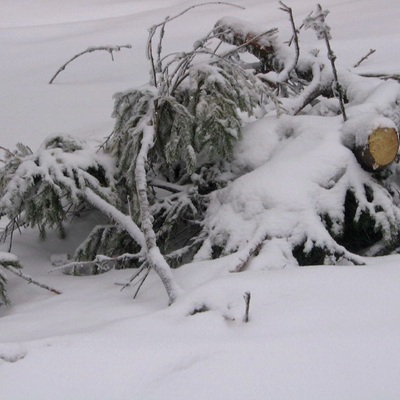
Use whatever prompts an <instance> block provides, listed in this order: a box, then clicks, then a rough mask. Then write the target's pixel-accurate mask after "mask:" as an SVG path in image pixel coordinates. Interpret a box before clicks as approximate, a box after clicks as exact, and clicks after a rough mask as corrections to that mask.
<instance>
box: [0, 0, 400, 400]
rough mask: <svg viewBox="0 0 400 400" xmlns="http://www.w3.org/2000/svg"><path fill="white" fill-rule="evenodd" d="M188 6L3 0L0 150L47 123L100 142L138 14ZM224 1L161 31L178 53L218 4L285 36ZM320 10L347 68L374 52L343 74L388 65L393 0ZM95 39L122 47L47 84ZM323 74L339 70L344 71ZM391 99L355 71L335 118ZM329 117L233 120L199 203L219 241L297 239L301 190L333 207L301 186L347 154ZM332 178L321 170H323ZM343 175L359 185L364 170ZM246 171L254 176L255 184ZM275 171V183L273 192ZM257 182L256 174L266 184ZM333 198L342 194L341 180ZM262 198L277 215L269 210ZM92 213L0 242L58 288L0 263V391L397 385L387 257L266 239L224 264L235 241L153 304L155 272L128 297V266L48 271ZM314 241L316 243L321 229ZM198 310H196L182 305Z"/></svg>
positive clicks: (180, 1) (132, 80)
mask: <svg viewBox="0 0 400 400" xmlns="http://www.w3.org/2000/svg"><path fill="white" fill-rule="evenodd" d="M195 3H196V2H195V1H193V0H189V1H187V0H185V1H184V0H168V1H161V0H147V1H140V0H125V1H120V0H70V1H68V2H65V1H63V0H52V1H46V0H37V1H36V2H35V4H34V5H32V2H30V1H28V0H19V1H18V2H15V1H11V0H2V5H1V8H2V10H1V13H0V32H1V34H0V43H1V47H2V49H3V52H2V54H4V55H6V56H4V57H3V59H2V63H1V64H0V81H1V82H0V87H1V88H2V89H1V91H0V104H1V107H0V121H1V124H2V130H1V133H0V145H1V146H4V147H9V148H13V146H14V145H15V143H16V142H22V143H25V144H27V145H28V146H30V147H31V148H32V149H34V150H35V149H37V148H38V146H39V145H40V143H42V142H43V140H44V139H45V138H46V137H48V136H49V135H52V134H54V133H55V132H60V131H62V132H66V133H68V134H71V135H73V136H78V137H79V138H81V139H82V140H97V141H101V140H102V139H103V137H104V136H106V135H108V134H109V133H110V132H111V130H112V125H113V121H112V119H111V117H110V114H111V110H112V104H113V101H112V95H113V94H114V93H115V92H117V91H122V90H126V89H128V88H129V87H135V86H137V85H141V84H143V83H145V82H146V81H147V80H148V64H147V61H146V60H145V48H144V47H145V42H146V38H147V28H148V27H150V26H151V25H153V24H156V23H158V22H160V21H162V20H163V19H164V18H165V17H166V16H167V15H170V16H172V15H175V14H177V13H178V12H180V11H181V10H183V9H185V8H186V7H188V6H190V5H193V4H195ZM240 3H245V4H244V5H245V6H246V10H243V11H241V10H238V9H237V8H231V7H228V6H223V5H218V6H217V5H214V6H210V7H211V8H208V7H200V8H196V9H194V10H192V11H191V13H188V14H186V15H185V16H182V18H181V19H179V20H176V21H174V22H172V23H171V24H169V26H168V28H167V31H166V42H168V43H169V44H168V45H167V46H169V47H170V49H169V50H171V51H182V50H184V49H190V48H191V45H192V43H193V42H194V41H195V40H197V39H198V38H199V37H203V36H204V34H205V33H206V32H207V31H208V30H209V29H210V28H211V27H212V26H213V25H214V23H215V22H216V21H217V20H218V19H220V18H222V17H224V16H225V15H228V16H229V17H235V18H242V19H245V20H250V21H254V22H255V23H257V24H258V25H261V26H265V27H266V29H269V28H271V27H275V26H277V27H278V28H279V29H280V32H281V34H282V35H283V37H284V38H290V35H291V31H290V26H289V23H288V21H287V17H286V15H285V14H283V13H282V12H281V11H279V3H278V2H276V1H271V0H268V1H265V0H264V1H261V0H246V1H245V2H244V1H243V2H239V1H238V2H237V4H240ZM288 5H291V4H288ZM292 6H293V8H294V13H295V18H296V19H297V21H301V20H302V19H304V18H305V17H306V16H307V15H308V13H309V12H310V11H313V10H314V9H315V2H314V1H311V0H304V1H302V2H301V4H293V5H292ZM323 8H324V9H329V10H330V14H329V16H328V17H327V22H328V23H329V25H330V27H331V33H332V36H333V40H332V46H333V49H334V51H335V54H336V55H337V56H338V59H337V63H338V64H342V65H346V67H348V66H349V65H353V64H354V63H355V62H357V61H358V59H360V58H361V57H362V56H363V55H364V54H366V53H367V52H368V51H369V49H370V48H371V47H372V48H376V49H377V52H376V53H375V54H374V55H373V56H371V57H370V58H368V59H367V60H366V61H364V63H363V64H362V65H361V66H360V67H359V68H358V69H357V70H358V71H361V72H365V73H370V72H375V73H391V72H392V73H399V70H398V66H399V65H400V55H399V53H398V51H397V48H398V43H399V41H400V26H399V24H398V15H399V11H400V3H399V2H398V0H382V1H381V2H379V3H377V2H375V1H373V0H342V1H340V2H339V1H337V0H326V1H325V2H324V4H323ZM105 43H106V44H108V43H112V45H113V46H115V45H121V44H125V43H132V49H131V50H125V51H124V52H118V53H117V54H115V61H114V62H113V63H112V62H111V61H110V60H109V56H108V55H107V54H96V53H93V54H90V55H88V56H87V57H82V58H81V59H78V60H76V61H75V62H74V63H71V65H70V66H69V67H68V68H67V69H66V70H65V71H64V72H63V74H61V75H60V76H59V77H58V78H57V81H56V82H55V83H54V84H53V85H48V83H47V82H48V81H49V79H50V77H51V76H52V75H53V74H54V73H55V72H56V71H57V69H58V68H59V67H60V65H62V64H63V63H65V62H66V60H68V59H70V58H71V57H72V56H73V55H74V54H77V53H79V52H81V51H82V50H84V49H86V48H88V47H95V46H100V45H104V44H105ZM300 46H302V48H304V49H312V48H314V47H320V48H321V49H322V50H321V51H322V52H325V50H323V43H322V44H321V43H319V42H316V40H315V34H314V33H313V32H306V33H304V36H301V42H300ZM342 71H343V69H342ZM340 78H341V79H346V76H345V74H344V73H343V75H341V76H340ZM398 95H399V93H398V86H397V85H394V84H393V83H390V82H386V83H382V82H380V81H377V80H371V81H370V83H369V85H368V87H361V86H360V83H359V82H357V84H356V85H355V87H354V92H353V95H352V98H351V101H352V103H353V104H354V106H353V107H352V108H351V109H350V110H348V111H349V113H348V114H349V117H350V118H349V124H350V123H351V121H352V118H356V117H357V115H359V114H362V113H365V115H369V116H371V115H372V116H375V113H377V112H379V111H381V110H382V109H385V105H384V104H383V102H386V101H388V99H392V101H393V99H394V100H395V99H396V98H397V97H398ZM365 115H364V116H365ZM311 118H312V119H311ZM310 121H312V124H311V122H310ZM315 121H318V122H317V123H316V122H315ZM383 122H387V120H386V119H385V120H384V121H383V117H379V118H378V119H375V117H374V118H372V119H368V122H366V123H367V125H368V124H369V125H368V126H370V128H368V129H372V127H375V126H379V125H381V124H382V123H383ZM340 126H341V122H340V118H339V117H332V118H329V119H326V118H322V117H320V118H317V117H306V116H304V117H296V119H294V118H293V117H289V116H288V117H284V118H282V120H281V121H280V122H277V121H276V119H273V118H270V117H267V118H266V119H264V120H260V121H257V122H255V123H254V124H252V125H250V126H249V127H248V129H247V131H246V136H245V140H244V141H243V142H242V143H241V144H240V145H239V146H238V148H237V149H236V156H235V159H236V162H237V167H238V169H239V168H240V169H242V168H246V170H247V171H249V174H247V175H245V176H243V177H242V178H239V179H238V181H237V184H236V185H235V186H233V187H230V188H228V189H227V190H226V191H224V192H222V193H220V194H219V196H220V198H219V199H216V201H217V200H218V202H216V203H215V209H216V212H215V214H214V217H215V218H219V219H226V226H227V227H228V226H230V225H232V227H231V232H234V237H231V239H230V240H231V241H232V247H235V246H237V245H238V244H242V245H245V244H246V243H245V242H246V237H248V238H249V237H251V236H252V235H253V233H254V231H256V230H257V228H258V226H261V227H267V229H268V230H270V231H271V232H273V233H274V234H276V232H277V231H279V230H281V232H284V233H285V232H288V231H292V234H293V235H296V227H295V226H292V225H291V224H293V220H292V219H291V218H290V215H291V214H290V211H291V210H292V211H293V212H299V210H303V211H304V222H305V223H309V224H310V226H312V228H313V229H314V228H315V227H316V226H317V224H316V222H314V221H310V220H309V219H307V218H308V217H307V215H308V214H307V210H308V209H309V207H310V205H309V204H308V202H309V201H315V202H316V203H318V204H314V206H317V207H320V209H323V208H324V207H325V208H326V209H330V210H332V208H334V207H335V204H337V202H335V201H333V198H332V197H323V196H322V197H321V196H320V195H319V196H313V194H315V193H316V192H315V190H317V189H318V190H319V191H320V192H323V190H324V189H323V188H321V187H320V184H321V182H322V178H325V177H326V176H327V175H329V173H330V171H335V170H336V168H334V167H336V166H335V165H332V164H330V162H332V163H333V162H338V160H341V161H342V162H343V163H344V164H345V165H347V164H348V163H351V162H355V161H354V160H353V159H352V158H351V152H350V151H349V152H347V149H345V148H343V147H339V146H335V144H336V143H337V140H338V138H337V136H336V135H335V134H334V132H336V131H338V130H340ZM288 131H290V132H292V133H293V132H301V133H302V141H299V140H297V139H298V138H297V137H296V135H294V136H291V137H288V135H287V134H286V135H285V132H286V133H287V132H288ZM304 140H305V141H304ZM258 143H259V145H258V146H256V148H255V150H253V152H252V153H251V152H250V149H254V144H258ZM299 146H303V147H302V148H301V150H302V151H303V155H304V156H303V157H298V158H297V160H296V161H297V163H298V169H297V170H296V171H295V173H293V170H290V171H289V170H286V169H285V168H284V164H285V163H284V160H285V159H287V158H290V157H294V156H295V155H296V154H298V151H299V148H300V147H299ZM333 149H335V150H334V151H338V149H341V150H340V151H341V152H342V153H340V154H339V157H338V154H336V156H335V157H332V151H333ZM309 153H312V154H313V156H314V155H315V156H316V155H317V154H318V157H324V158H326V163H325V165H326V170H324V171H315V170H314V169H313V166H312V165H310V163H309V160H310V159H309V158H308V157H307V155H310V154H309ZM267 160H269V163H268V164H265V162H266V161H267ZM267 170H270V171H269V172H268V171H267ZM271 171H272V172H271ZM305 174H308V175H309V176H311V179H310V183H309V185H308V186H307V188H303V187H299V182H300V178H301V176H302V175H305ZM266 177H267V181H265V178H266ZM340 178H341V177H337V176H332V180H333V181H337V180H338V179H340ZM357 178H359V180H360V186H362V182H363V181H362V179H363V177H362V176H360V177H357ZM257 180H259V182H260V185H259V187H258V189H255V188H254V182H255V181H257ZM283 182H288V183H290V186H291V190H290V191H287V189H285V185H283ZM343 185H344V183H343ZM265 187H267V188H271V191H270V193H268V191H267V190H265ZM286 187H287V186H286ZM316 188H317V189H316ZM285 190H286V191H285ZM255 192H256V193H255ZM272 193H273V195H272ZM293 193H294V194H293ZM304 194H307V196H305V197H303V196H304ZM336 195H337V196H340V195H342V194H341V193H340V187H339V189H338V190H337V192H336ZM294 196H296V203H295V204H296V207H297V209H295V210H294V209H293V204H294V202H293V197H294ZM227 198H230V199H232V198H234V199H235V201H234V202H228V201H226V200H227ZM269 204H273V205H275V206H277V207H278V209H279V210H281V213H279V214H275V215H272V214H271V213H270V214H268V205H269ZM229 207H235V213H237V211H238V210H240V209H242V210H244V211H243V212H242V214H241V215H242V216H243V221H240V220H239V219H237V218H235V219H233V217H232V214H231V212H232V210H230V209H229ZM338 212H339V210H338ZM260 216H261V217H260ZM96 218H97V217H96V216H95V215H91V216H89V218H88V219H77V220H76V221H74V225H72V226H69V227H67V234H68V240H66V241H63V240H59V239H58V238H57V237H56V235H51V234H48V239H47V241H46V242H41V241H40V240H39V239H38V235H37V234H36V233H35V232H33V231H30V230H26V231H24V232H23V234H22V235H16V237H15V238H14V245H13V249H12V252H13V254H15V255H16V256H17V257H18V259H19V260H20V261H21V263H22V264H23V265H24V271H25V272H26V273H28V274H30V275H32V276H33V277H35V279H38V280H41V281H43V282H44V283H47V284H49V285H50V286H54V287H56V288H57V289H59V290H60V291H62V293H63V294H62V295H54V294H52V293H50V292H47V291H44V290H42V289H40V288H38V287H36V286H33V285H27V284H26V282H25V281H23V280H21V279H20V278H18V277H16V276H13V275H11V274H9V273H7V271H4V273H5V274H6V275H7V279H8V282H9V283H8V286H7V288H8V295H9V297H10V299H11V300H12V306H10V307H7V308H5V307H2V308H0V388H1V397H2V398H3V397H4V398H7V399H12V400H25V399H29V400H46V399H55V398H56V399H60V400H62V399H68V400H69V399H76V400H90V399H96V400H98V399H104V400H112V399H115V400H117V399H118V400H121V399H128V398H129V399H132V398H134V399H146V400H148V399H174V400H180V399H194V400H196V399H199V400H200V399H230V400H235V399H238V400H239V399H240V400H241V399H244V398H246V399H251V400H253V399H254V400H258V399H285V400H292V399H293V400H303V399H304V400H306V399H307V400H314V399H315V400H317V399H318V400H320V399H324V400H334V399H344V400H346V399H349V400H358V399H359V400H376V399H390V400H392V399H393V400H394V399H398V398H399V397H400V381H399V379H398V371H399V368H400V345H399V335H398V332H399V329H400V317H399V315H400V314H399V309H400V297H399V295H398V293H399V292H400V269H399V268H398V265H399V261H400V256H387V257H382V258H373V259H372V258H371V259H367V265H365V266H354V265H343V266H334V267H333V266H316V267H305V268H299V267H294V266H293V260H291V259H290V257H288V256H287V253H288V252H286V250H287V249H286V247H285V246H286V241H285V238H284V237H283V238H282V240H280V239H275V241H276V242H272V241H271V242H272V243H270V244H269V245H268V247H264V248H263V249H262V253H263V254H261V257H259V258H258V261H257V262H258V265H255V264H253V265H252V266H251V268H250V269H249V270H246V271H244V272H242V273H230V272H229V271H230V269H231V268H232V265H234V263H235V262H236V261H237V260H236V257H235V255H231V256H228V257H224V258H222V259H220V260H215V261H200V260H199V261H197V262H195V263H192V264H190V265H186V266H183V267H181V268H180V269H178V270H174V276H175V278H176V280H177V282H178V284H179V286H180V287H181V288H182V289H183V290H184V294H183V295H181V296H180V297H179V299H178V300H177V302H176V303H174V304H173V305H172V306H170V307H168V298H167V296H166V294H165V291H164V288H163V287H162V283H161V282H160V280H159V278H158V277H157V276H156V275H155V274H154V273H151V274H150V275H149V277H148V278H147V280H146V282H145V284H144V286H143V287H142V290H141V292H140V293H139V296H138V298H137V299H135V300H133V299H132V295H133V292H134V288H131V287H127V288H126V289H124V290H123V291H120V290H119V289H120V287H121V286H116V285H114V283H120V282H126V281H127V280H129V278H130V276H131V274H132V273H133V272H132V271H130V270H121V271H110V272H108V273H106V274H103V275H99V276H93V277H72V276H66V275H63V274H62V273H61V271H55V272H52V273H50V274H49V273H48V271H49V270H51V269H52V266H51V263H50V257H51V255H53V254H67V253H69V254H71V253H73V251H74V249H75V248H76V247H77V245H78V244H79V243H80V242H81V241H82V240H83V238H85V236H86V235H87V234H88V233H89V231H90V226H91V225H92V224H93V222H95V221H94V220H95V219H96ZM261 222H264V225H263V224H261ZM1 223H3V221H1ZM303 228H304V227H303ZM132 229H133V228H132ZM135 229H136V228H135ZM261 233H262V234H265V233H267V232H266V231H262V232H261ZM221 234H222V233H221ZM139 236H140V235H139V233H138V240H142V239H141V238H139ZM283 236H284V235H283ZM316 239H318V240H325V238H324V236H323V234H322V236H320V237H316ZM7 248H8V244H7V243H6V244H1V245H0V260H5V259H6V260H11V261H12V260H14V257H13V256H12V255H9V253H5V252H6V251H7ZM243 248H245V246H244V247H243ZM204 252H205V253H206V252H207V249H206V248H205V249H204ZM0 269H1V267H0ZM2 272H3V270H2ZM248 291H249V292H251V304H250V321H249V322H248V323H244V322H243V316H244V310H245V303H244V299H243V295H244V294H245V293H246V292H248ZM204 307H206V308H207V309H209V311H206V312H197V313H194V312H195V311H196V310H198V311H199V310H201V309H202V308H204ZM191 314H193V315H191Z"/></svg>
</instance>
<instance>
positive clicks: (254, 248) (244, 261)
mask: <svg viewBox="0 0 400 400" xmlns="http://www.w3.org/2000/svg"><path fill="white" fill-rule="evenodd" d="M265 240H266V239H265V237H263V238H262V239H261V240H259V241H254V243H253V244H252V245H250V246H249V248H248V249H247V250H245V256H244V257H242V258H240V259H239V262H238V263H237V264H236V265H235V266H234V267H233V268H231V269H230V271H229V272H242V271H244V270H245V269H246V267H247V265H248V263H249V261H250V259H251V258H252V257H253V256H254V255H256V254H258V253H259V252H260V250H261V248H262V247H263V245H264V241H265Z"/></svg>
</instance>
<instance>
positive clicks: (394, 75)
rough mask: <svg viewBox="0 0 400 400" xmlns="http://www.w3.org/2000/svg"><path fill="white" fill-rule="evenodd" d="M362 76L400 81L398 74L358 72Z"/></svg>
mask: <svg viewBox="0 0 400 400" xmlns="http://www.w3.org/2000/svg"><path fill="white" fill-rule="evenodd" d="M359 76H362V77H364V78H379V79H383V80H387V79H394V80H396V81H400V74H379V73H378V74H374V73H366V74H359Z"/></svg>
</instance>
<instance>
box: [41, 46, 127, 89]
mask: <svg viewBox="0 0 400 400" xmlns="http://www.w3.org/2000/svg"><path fill="white" fill-rule="evenodd" d="M131 48H132V46H131V45H130V44H126V45H120V46H97V47H89V48H87V49H86V50H84V51H82V52H80V53H78V54H76V55H75V56H73V57H72V58H71V59H70V60H68V61H67V62H66V63H65V64H63V65H62V66H61V67H60V68H59V69H58V70H57V72H56V73H55V74H54V75H53V77H52V78H51V79H50V81H49V85H51V84H52V83H53V82H54V80H55V79H56V78H57V76H58V75H59V74H60V73H61V72H62V71H64V70H65V68H66V67H67V65H68V64H69V63H71V62H72V61H74V60H76V59H77V58H78V57H81V56H83V55H84V54H88V53H93V52H94V51H107V52H108V53H110V55H111V59H112V61H114V54H113V52H114V51H120V50H121V49H131Z"/></svg>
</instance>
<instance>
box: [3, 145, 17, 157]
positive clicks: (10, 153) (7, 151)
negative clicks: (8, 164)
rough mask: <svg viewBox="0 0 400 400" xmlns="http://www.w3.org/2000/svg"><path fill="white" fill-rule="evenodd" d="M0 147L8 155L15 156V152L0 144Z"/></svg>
mask: <svg viewBox="0 0 400 400" xmlns="http://www.w3.org/2000/svg"><path fill="white" fill-rule="evenodd" d="M0 149H1V150H4V151H5V152H6V153H7V154H8V155H9V156H10V157H14V156H15V154H14V153H13V152H11V151H10V150H9V149H6V148H5V147H3V146H0Z"/></svg>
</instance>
